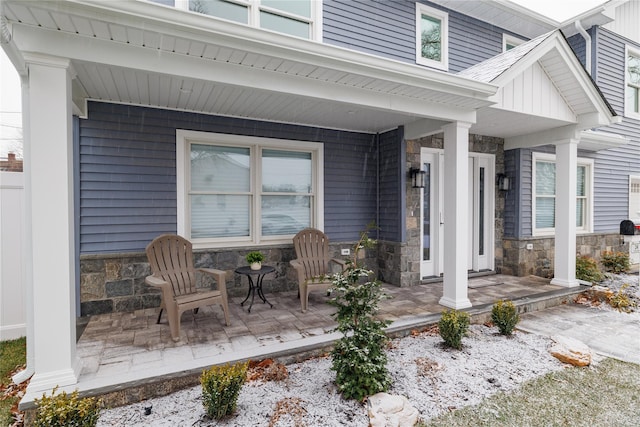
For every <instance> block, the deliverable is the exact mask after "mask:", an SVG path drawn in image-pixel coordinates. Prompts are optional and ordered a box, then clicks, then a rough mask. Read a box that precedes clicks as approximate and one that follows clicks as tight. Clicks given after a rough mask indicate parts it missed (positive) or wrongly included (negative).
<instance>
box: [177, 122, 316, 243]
mask: <svg viewBox="0 0 640 427" xmlns="http://www.w3.org/2000/svg"><path fill="white" fill-rule="evenodd" d="M176 144H177V145H176V150H177V151H176V160H177V161H176V164H177V166H176V168H177V170H176V181H177V189H178V191H177V205H178V206H177V208H178V209H177V210H178V233H179V234H180V235H182V236H184V237H186V238H187V239H189V240H191V241H192V242H193V244H194V247H196V248H202V247H223V246H224V247H229V246H246V245H258V244H262V243H268V244H274V243H290V241H291V238H292V237H293V235H295V234H296V233H297V232H298V231H300V230H302V229H303V228H305V227H316V228H321V227H322V225H323V202H322V200H323V198H322V194H323V186H322V183H323V173H322V170H323V169H322V162H323V145H322V144H320V143H314V142H302V141H289V140H287V141H284V140H277V139H271V138H256V137H246V136H238V135H226V134H212V133H205V132H195V131H185V130H178V131H177V141H176Z"/></svg>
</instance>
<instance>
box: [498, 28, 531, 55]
mask: <svg viewBox="0 0 640 427" xmlns="http://www.w3.org/2000/svg"><path fill="white" fill-rule="evenodd" d="M526 42H527V41H526V40H524V39H521V38H519V37H515V36H512V35H509V34H505V33H503V34H502V51H503V52H506V51H507V44H512V45H514V46H520V45H521V44H523V43H526Z"/></svg>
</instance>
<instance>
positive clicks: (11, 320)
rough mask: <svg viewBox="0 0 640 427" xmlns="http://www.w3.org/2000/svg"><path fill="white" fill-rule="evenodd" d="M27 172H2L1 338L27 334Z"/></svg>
mask: <svg viewBox="0 0 640 427" xmlns="http://www.w3.org/2000/svg"><path fill="white" fill-rule="evenodd" d="M23 233H24V175H23V174H22V172H0V341H4V340H11V339H15V338H20V337H23V336H25V335H26V312H25V286H24V283H23V274H24V273H23V265H22V250H23V240H24V239H23Z"/></svg>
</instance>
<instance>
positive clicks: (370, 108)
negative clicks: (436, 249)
mask: <svg viewBox="0 0 640 427" xmlns="http://www.w3.org/2000/svg"><path fill="white" fill-rule="evenodd" d="M3 7H4V13H5V15H6V16H7V17H8V18H7V19H8V26H9V29H10V34H11V37H10V38H9V40H7V43H5V44H4V45H3V48H4V49H5V51H7V53H8V54H9V56H10V58H11V59H12V61H13V62H14V65H15V66H16V68H17V69H18V71H19V72H20V73H21V75H22V78H23V105H24V117H25V119H24V120H25V123H24V132H25V134H24V139H25V181H26V183H25V187H26V203H25V211H26V217H27V223H28V224H27V226H26V231H25V234H26V243H25V262H26V264H27V272H26V280H25V282H26V283H25V286H26V287H27V291H26V294H27V299H28V332H27V333H28V348H29V350H28V357H27V358H28V366H27V370H26V371H25V372H24V374H23V375H22V377H24V378H26V377H28V376H29V375H31V374H33V373H35V375H34V376H33V378H32V380H31V385H30V388H29V393H30V394H29V395H28V396H27V397H26V398H25V402H28V401H29V398H30V397H35V396H36V395H39V394H40V393H41V392H42V391H48V390H50V389H51V388H53V387H55V386H56V385H59V386H61V387H62V386H68V387H70V388H71V389H73V388H76V387H77V388H79V389H80V390H81V391H83V392H87V393H88V392H89V390H92V392H95V393H97V392H100V393H102V392H106V391H109V390H111V391H113V390H117V389H123V388H126V387H131V386H133V385H135V384H136V383H140V384H143V383H145V381H150V380H149V378H155V380H156V381H157V380H158V378H159V379H163V378H165V377H166V376H171V375H172V374H173V373H174V372H182V373H194V372H195V371H199V370H200V369H201V368H202V367H203V366H207V365H211V364H213V363H224V362H225V361H228V360H236V359H242V358H248V357H264V356H267V355H270V354H277V353H279V352H282V351H285V350H287V349H291V348H293V349H295V352H296V353H299V352H300V351H302V350H303V349H304V348H306V347H308V346H312V347H313V348H317V347H321V346H323V345H326V344H328V343H329V342H330V341H331V340H332V339H333V338H335V337H332V336H331V335H330V334H328V333H327V331H329V330H331V329H332V328H333V321H332V319H331V317H330V316H329V312H322V310H327V309H330V307H325V306H324V305H321V304H318V301H314V302H313V303H312V305H313V306H314V307H315V308H316V309H318V310H321V312H318V313H316V312H313V311H312V312H311V313H307V314H306V315H305V316H304V317H301V316H300V315H299V314H298V311H297V299H296V298H295V293H293V295H289V294H288V293H282V294H279V295H277V296H276V295H274V297H273V298H274V301H273V302H274V303H275V304H276V308H275V309H273V310H268V311H267V310H266V308H265V310H259V309H258V307H256V308H255V312H252V313H251V314H250V315H249V314H247V313H244V312H240V311H238V312H236V313H234V312H232V325H233V326H231V327H229V328H224V327H222V326H219V328H220V330H209V329H207V328H208V327H218V323H219V322H218V321H217V320H214V319H211V320H214V321H212V322H206V320H204V319H206V316H205V315H206V314H207V313H206V312H205V313H201V315H200V316H199V317H198V321H197V323H195V322H192V325H191V326H190V324H189V322H188V321H187V320H186V319H185V322H184V326H183V333H185V334H186V335H185V340H184V341H181V343H178V344H177V345H176V346H174V344H165V343H166V342H168V340H165V339H164V337H163V332H162V331H163V330H164V329H163V327H164V325H161V326H155V323H154V322H155V321H154V317H155V316H156V314H155V313H156V312H155V309H149V311H142V312H139V311H138V312H134V313H125V314H122V313H121V314H116V313H114V314H110V315H105V317H104V318H103V317H95V318H93V319H91V321H90V323H89V325H88V326H87V329H86V331H85V333H84V334H83V336H82V337H81V338H80V341H79V342H78V343H77V344H76V341H75V339H74V338H75V337H74V332H75V320H76V317H77V314H78V313H77V311H78V309H77V306H76V299H77V295H78V293H79V291H78V290H77V289H76V283H78V282H79V278H78V276H79V275H80V266H79V264H80V255H81V254H82V249H81V248H80V247H79V246H80V242H79V240H80V237H79V235H80V234H81V233H80V231H79V224H78V223H79V222H80V221H79V219H78V216H79V214H78V212H77V210H78V209H79V208H80V205H81V200H80V197H79V194H78V193H79V190H78V188H79V186H80V183H81V180H82V178H81V177H80V172H81V171H80V168H79V166H78V164H77V162H76V159H75V157H76V156H78V153H77V145H78V142H77V138H80V136H79V135H75V134H74V126H73V117H74V116H75V117H78V118H79V119H78V120H85V119H87V120H89V119H91V117H89V116H90V114H89V108H88V101H90V100H94V101H97V102H102V103H107V104H114V105H135V106H143V107H149V108H156V109H162V110H170V111H181V112H190V113H195V114H200V115H202V116H203V117H233V118H241V119H247V121H249V120H251V121H252V122H251V123H255V122H257V121H260V122H262V123H267V124H271V125H272V126H271V128H270V129H269V132H265V134H263V135H260V136H261V137H264V138H269V137H272V135H273V132H274V129H273V128H276V127H277V128H281V127H284V124H287V125H288V124H293V125H296V126H306V127H308V128H310V129H327V130H331V131H333V130H340V131H343V132H360V133H366V134H370V135H378V134H380V133H382V132H385V131H387V130H389V129H399V131H398V134H401V133H402V132H404V135H403V137H402V138H400V139H402V140H401V141H397V144H396V146H394V148H395V149H396V150H397V151H398V152H400V151H401V150H402V149H404V147H405V145H403V144H406V141H407V140H417V139H419V138H422V137H424V136H426V135H433V134H440V133H442V134H443V151H444V163H443V164H444V177H443V182H444V189H443V192H444V194H445V195H446V197H444V200H443V217H446V218H447V223H446V224H445V225H444V229H443V239H442V241H443V248H442V258H443V259H444V260H445V261H444V262H443V268H442V271H443V277H444V285H442V284H440V285H433V284H432V285H420V286H425V287H427V288H425V290H423V289H422V288H421V287H417V286H411V287H409V288H398V289H395V288H393V289H390V293H395V292H396V291H397V292H399V293H401V294H402V295H404V296H403V297H400V296H399V295H397V296H396V298H394V299H392V300H390V301H387V302H385V305H383V312H382V315H383V316H388V318H389V319H391V320H394V322H395V323H394V325H392V330H393V328H397V329H398V330H401V329H406V328H412V327H419V326H420V325H422V324H428V323H430V322H433V320H434V319H435V317H434V318H430V317H429V316H436V317H437V316H438V313H439V312H440V311H441V309H442V306H443V305H444V306H448V307H453V308H458V309H463V308H469V307H473V310H479V308H478V307H482V306H483V304H490V303H492V302H493V301H495V300H496V299H498V298H510V299H514V298H520V297H525V296H527V295H535V294H536V292H532V291H531V290H530V289H527V286H524V285H521V286H522V287H521V288H519V290H518V292H524V293H523V294H521V295H520V294H519V295H515V296H514V295H512V294H510V293H509V292H507V291H506V289H507V288H506V287H505V286H504V285H500V286H487V287H479V288H478V289H477V292H478V293H477V294H476V293H475V290H474V287H473V284H472V283H470V282H468V281H467V271H468V268H467V265H466V247H467V244H468V234H469V233H468V232H467V231H468V228H469V211H468V209H467V207H468V202H469V190H468V188H467V187H468V180H467V167H468V157H469V156H468V155H469V138H470V134H479V135H488V136H492V137H496V138H502V139H503V140H504V146H505V147H506V148H507V149H509V148H519V147H532V146H537V145H543V144H555V145H557V147H558V150H559V151H558V163H560V164H563V165H566V166H567V167H566V168H565V169H564V170H567V171H569V170H573V169H574V167H573V166H574V165H575V157H576V152H577V145H578V144H579V143H580V138H581V134H580V132H581V131H582V130H584V129H590V128H593V127H597V126H599V125H604V124H608V123H609V122H610V121H611V120H612V117H611V112H610V111H609V110H608V109H607V108H606V105H604V102H603V101H602V99H601V98H600V97H599V95H598V93H597V90H596V89H595V87H594V86H593V84H592V83H591V82H590V80H589V79H588V76H587V75H586V73H585V72H584V70H583V69H582V68H581V67H580V65H579V63H578V61H577V59H576V58H575V57H574V56H572V55H573V54H572V53H570V52H569V50H568V49H569V48H568V45H567V44H566V41H565V40H564V39H563V38H562V36H560V35H558V34H555V35H552V36H549V37H547V38H545V39H542V40H540V41H539V42H538V43H534V44H532V45H529V46H528V50H527V49H522V50H520V51H519V53H520V54H521V55H520V56H512V57H510V58H509V57H507V59H511V60H510V61H507V62H506V63H501V64H503V65H504V64H506V68H508V70H507V71H508V72H503V71H505V69H504V68H500V67H499V66H498V64H491V63H490V64H485V65H484V66H483V67H480V70H476V72H477V73H468V74H467V75H453V74H449V73H442V72H440V71H434V70H430V69H426V68H423V67H417V66H415V65H414V64H405V63H398V62H396V61H391V60H382V59H381V58H378V57H374V56H372V55H367V54H362V53H357V52H354V51H350V50H347V49H342V48H337V47H333V46H329V45H325V44H320V43H313V42H308V41H303V40H297V39H292V38H290V37H286V36H282V35H278V34H271V33H265V32H263V31H260V30H257V29H252V28H246V27H244V26H240V25H236V24H232V23H226V22H218V21H216V20H213V19H211V18H209V17H206V16H198V15H195V14H189V13H186V12H184V11H176V10H171V9H170V8H163V7H158V6H157V5H152V4H146V3H144V2H130V3H129V2H124V3H118V7H110V6H107V5H104V4H97V3H84V2H82V3H76V2H57V3H56V4H55V6H54V5H52V4H49V3H47V2H38V3H36V2H30V3H25V2H16V1H6V2H3ZM52 9H53V10H52ZM24 16H29V17H30V18H29V19H28V20H24V19H22V18H21V17H24ZM54 16H55V17H58V16H64V17H67V18H69V19H68V22H69V25H70V27H67V26H65V25H60V24H58V23H56V22H55V19H53V18H52V17H54ZM72 22H76V23H77V24H72ZM112 27H113V28H116V29H118V30H119V31H118V34H119V36H118V37H116V38H114V37H113V36H112V35H111V32H110V31H107V30H106V29H108V28H112ZM94 29H96V30H94ZM502 59H505V58H504V57H502ZM520 59H522V61H520ZM540 63H543V64H544V65H545V66H547V67H549V68H551V67H552V66H554V65H555V66H557V69H559V70H560V71H559V72H558V73H557V74H553V76H552V77H553V78H552V79H548V78H546V77H545V80H543V82H544V83H545V84H547V83H549V84H548V85H546V86H545V87H546V88H547V91H546V92H545V93H544V97H545V99H549V100H551V101H553V102H550V104H552V105H543V106H538V105H536V106H532V107H531V108H516V107H517V106H513V105H508V104H507V103H506V100H507V99H508V98H509V97H508V96H507V95H508V94H512V93H513V92H512V90H513V88H514V87H517V85H515V84H514V81H515V80H517V79H521V74H523V73H524V75H525V76H526V79H525V80H527V81H531V82H537V81H538V80H536V79H534V78H533V77H532V76H533V75H534V74H535V76H546V72H544V70H543V69H542V68H541V67H542V65H538V64H540ZM509 67H510V68H509ZM554 69H555V68H554ZM531 70H534V72H531ZM562 70H565V72H564V73H563V72H561V71H562ZM478 71H479V72H478ZM485 72H486V73H485ZM496 76H498V77H496ZM500 76H502V77H501V78H500ZM564 77H568V79H567V80H564V79H563V78H564ZM551 83H553V84H551ZM556 87H558V88H559V89H558V90H556ZM527 88H528V89H529V91H528V92H526V93H521V92H517V94H518V96H516V97H515V98H516V99H517V100H518V101H523V100H532V99H538V98H539V94H540V92H539V91H538V89H539V88H538V87H537V86H535V85H528V86H527ZM569 91H571V92H572V93H573V92H575V93H577V95H576V96H575V97H573V98H571V97H569V98H568V99H569V102H570V104H571V105H567V104H566V100H565V98H567V97H566V96H565V95H566V93H568V92H569ZM565 92H566V93H565ZM203 94H204V95H203ZM503 95H504V96H503ZM503 98H504V99H503ZM556 104H561V106H562V107H563V108H562V112H563V113H564V114H563V115H562V117H561V118H560V119H557V118H556V117H557V116H558V115H557V114H555V113H556V111H554V108H556V106H557V105H556ZM493 106H496V107H497V108H495V109H492V107H493ZM534 107H539V108H534ZM552 107H553V108H552ZM507 124H509V125H512V126H507ZM172 130H176V129H172ZM234 131H236V132H237V133H238V134H241V135H246V132H248V131H247V129H244V128H243V129H241V130H240V131H237V130H234ZM227 132H232V131H230V130H227ZM242 132H245V133H242ZM289 138H290V139H293V138H294V136H293V135H290V136H289ZM289 138H287V139H289ZM321 142H322V141H321ZM394 152H395V151H394ZM409 163H410V162H408V161H407V158H406V153H399V154H398V158H397V160H396V161H395V163H394V164H393V170H392V173H389V176H388V177H387V179H386V180H384V179H383V178H381V177H378V179H379V180H380V181H384V182H380V183H377V185H380V186H381V185H382V184H388V185H389V187H390V189H389V190H388V194H391V195H394V197H395V195H398V194H399V195H400V197H399V198H398V199H395V198H393V199H392V198H390V197H389V200H385V201H386V202H387V204H388V205H389V206H394V207H395V208H396V209H397V210H398V212H395V211H394V213H393V215H392V218H391V219H392V220H393V225H394V227H395V230H396V231H395V235H394V236H393V242H394V243H395V244H396V246H398V247H399V246H401V245H403V244H405V243H406V242H408V241H409V240H411V239H412V237H411V236H408V233H407V228H408V227H407V223H408V222H409V221H407V220H406V219H405V218H403V217H402V215H403V213H404V212H405V211H407V210H408V209H407V208H408V207H407V201H406V189H407V187H408V184H407V175H408V172H409V169H410V167H412V166H415V165H412V164H409ZM321 166H322V167H321V168H320V170H324V165H321ZM166 169H167V171H168V172H172V171H173V170H172V169H173V167H172V166H167V167H166ZM321 177H323V176H321ZM561 178H564V177H561ZM574 179H575V178H571V177H567V179H566V180H565V179H559V180H558V182H562V183H563V185H560V186H559V187H561V188H559V191H558V196H559V198H560V199H561V200H562V201H563V203H562V205H561V206H559V207H558V209H560V210H559V213H558V215H557V217H558V218H559V220H560V219H562V220H565V221H567V222H568V223H569V224H568V225H567V226H566V227H565V226H564V224H562V227H558V231H557V232H556V260H555V265H556V267H557V268H556V272H555V273H556V277H555V280H556V283H557V284H559V285H562V286H564V287H574V286H577V282H576V281H575V276H574V268H573V267H575V264H574V261H572V260H573V258H574V256H575V227H574V226H572V225H571V224H570V223H571V219H572V218H573V212H574V211H575V181H574ZM318 181H319V182H320V185H324V182H323V180H322V179H318ZM560 190H561V191H560ZM178 191H181V190H180V189H179V190H178ZM319 194H322V193H319ZM572 199H573V201H572ZM345 200H349V199H348V198H346V199H345ZM564 201H566V203H565V202H564ZM324 203H325V200H324V198H323V197H319V198H318V219H317V221H316V223H315V224H314V225H315V226H316V227H317V228H320V229H324V228H325V222H324V209H323V208H324ZM376 209H378V210H380V206H379V205H378V206H376ZM43 212H46V215H45V214H43ZM176 223H177V224H176V225H177V231H178V232H180V231H181V227H182V226H183V225H184V221H182V219H181V218H180V213H178V214H177V219H176ZM99 225H100V224H99ZM559 225H560V222H559ZM171 226H172V227H173V224H171ZM163 231H166V230H163ZM353 232H354V233H355V232H356V230H355V229H354V230H353ZM185 237H189V236H185ZM387 240H389V239H387ZM413 240H415V242H414V243H415V244H418V245H419V243H418V240H417V239H413ZM288 242H289V240H288V239H287V240H286V242H284V241H282V242H276V243H288ZM102 249H104V248H102ZM130 249H131V248H130ZM132 249H135V250H139V251H140V250H142V249H143V246H139V247H135V248H132ZM116 250H122V248H117V249H116ZM419 252H420V251H419V250H416V251H412V252H411V253H410V254H409V255H403V256H405V258H404V259H402V260H401V261H402V262H401V265H403V266H408V267H406V268H408V269H409V270H411V271H409V272H406V271H402V273H411V274H413V275H414V276H416V277H417V275H418V272H417V270H416V269H415V266H416V265H417V264H418V263H419V259H417V256H414V254H419ZM52 254H54V256H52ZM498 257H499V255H498V254H496V258H498ZM403 268H404V267H403ZM407 276H408V274H407ZM495 277H502V276H495ZM512 279H514V280H515V278H512ZM512 279H509V280H512ZM407 282H410V283H407V284H410V285H413V283H415V282H416V280H407ZM505 282H506V279H505ZM545 286H549V285H548V284H546V285H545ZM492 288H495V289H499V290H500V291H499V292H498V293H497V294H491V293H490V292H489V291H490V290H492ZM551 289H558V288H556V287H554V288H548V289H547V288H545V289H544V291H543V292H546V291H549V290H551ZM502 292H504V293H502ZM424 295H429V297H428V298H427V300H422V296H424ZM483 295H484V297H482V296H483ZM483 298H484V299H483ZM285 301H288V302H290V303H291V310H289V309H287V310H284V311H282V308H281V307H286V306H287V304H286V303H285ZM236 302H237V301H234V303H236ZM234 307H235V309H238V307H237V304H234ZM260 308H262V307H260ZM265 311H267V312H268V313H269V314H268V315H267V316H271V317H269V318H267V319H265V318H259V317H258V316H259V315H262V314H263V313H264V312H265ZM274 313H275V315H274ZM210 314H212V315H215V316H217V312H212V313H210ZM277 316H282V319H280V320H277V319H275V318H276V317H277ZM255 318H259V319H260V320H259V321H256V322H255V324H254V322H253V321H251V320H252V319H255ZM269 319H270V320H269ZM276 320H277V321H276ZM203 322H205V324H206V325H208V326H207V328H202V327H201V326H202V325H201V323H203ZM210 325H214V326H210ZM294 326H295V327H294ZM90 337H92V338H90ZM100 337H103V338H100ZM104 337H108V338H104ZM278 337H279V338H278ZM283 337H285V338H283ZM217 340H220V341H219V342H218V341H217ZM281 341H282V342H281ZM294 343H295V344H294ZM212 344H215V345H212ZM165 345H166V346H167V347H165ZM271 346H273V347H271ZM96 356H101V358H102V359H98V358H97V357H96ZM107 356H108V357H107Z"/></svg>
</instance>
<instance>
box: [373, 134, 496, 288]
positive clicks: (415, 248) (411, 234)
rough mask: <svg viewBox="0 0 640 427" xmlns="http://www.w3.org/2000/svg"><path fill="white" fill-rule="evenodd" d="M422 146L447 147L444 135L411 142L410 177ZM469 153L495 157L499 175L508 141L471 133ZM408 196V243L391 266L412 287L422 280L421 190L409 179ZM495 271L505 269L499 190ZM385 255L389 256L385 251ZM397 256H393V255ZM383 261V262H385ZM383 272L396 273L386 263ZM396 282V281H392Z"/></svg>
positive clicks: (418, 163) (417, 161)
mask: <svg viewBox="0 0 640 427" xmlns="http://www.w3.org/2000/svg"><path fill="white" fill-rule="evenodd" d="M422 147H428V148H437V149H443V147H444V134H442V133H439V134H436V135H430V136H426V137H424V138H420V139H418V140H410V141H407V170H406V171H405V172H406V174H407V176H408V175H409V169H410V168H416V167H420V166H421V164H420V163H421V162H420V149H421V148H422ZM469 152H470V153H486V154H493V155H494V156H495V173H496V175H497V174H499V173H503V172H504V140H503V139H502V138H494V137H488V136H482V135H469ZM405 191H406V197H407V211H406V217H405V224H406V228H407V242H406V244H404V245H402V247H401V249H400V250H395V252H393V254H394V255H395V254H396V253H398V252H400V253H401V255H399V257H400V259H399V260H397V261H395V263H393V264H391V263H389V264H390V266H392V267H394V268H397V267H398V266H399V267H400V271H401V272H402V273H400V276H401V277H400V282H397V283H400V286H412V285H415V284H418V283H420V279H421V278H420V259H421V254H420V239H421V236H420V224H419V222H420V192H419V191H418V190H416V189H414V188H413V187H412V183H411V180H410V179H407V185H406V188H405ZM495 197H496V199H495V235H494V240H495V242H494V243H495V245H494V251H495V270H496V271H497V272H498V273H500V272H501V271H502V252H503V250H502V237H503V234H504V215H503V213H504V203H505V194H504V193H503V192H501V191H498V190H497V188H496V190H495ZM381 256H382V257H385V255H384V252H383V251H381ZM391 258H393V257H391ZM381 263H382V262H381ZM380 269H381V272H382V274H385V273H386V274H389V275H393V273H392V272H391V271H389V268H388V267H387V266H386V265H385V268H384V269H383V266H382V265H381V266H380ZM392 283H396V282H392Z"/></svg>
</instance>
